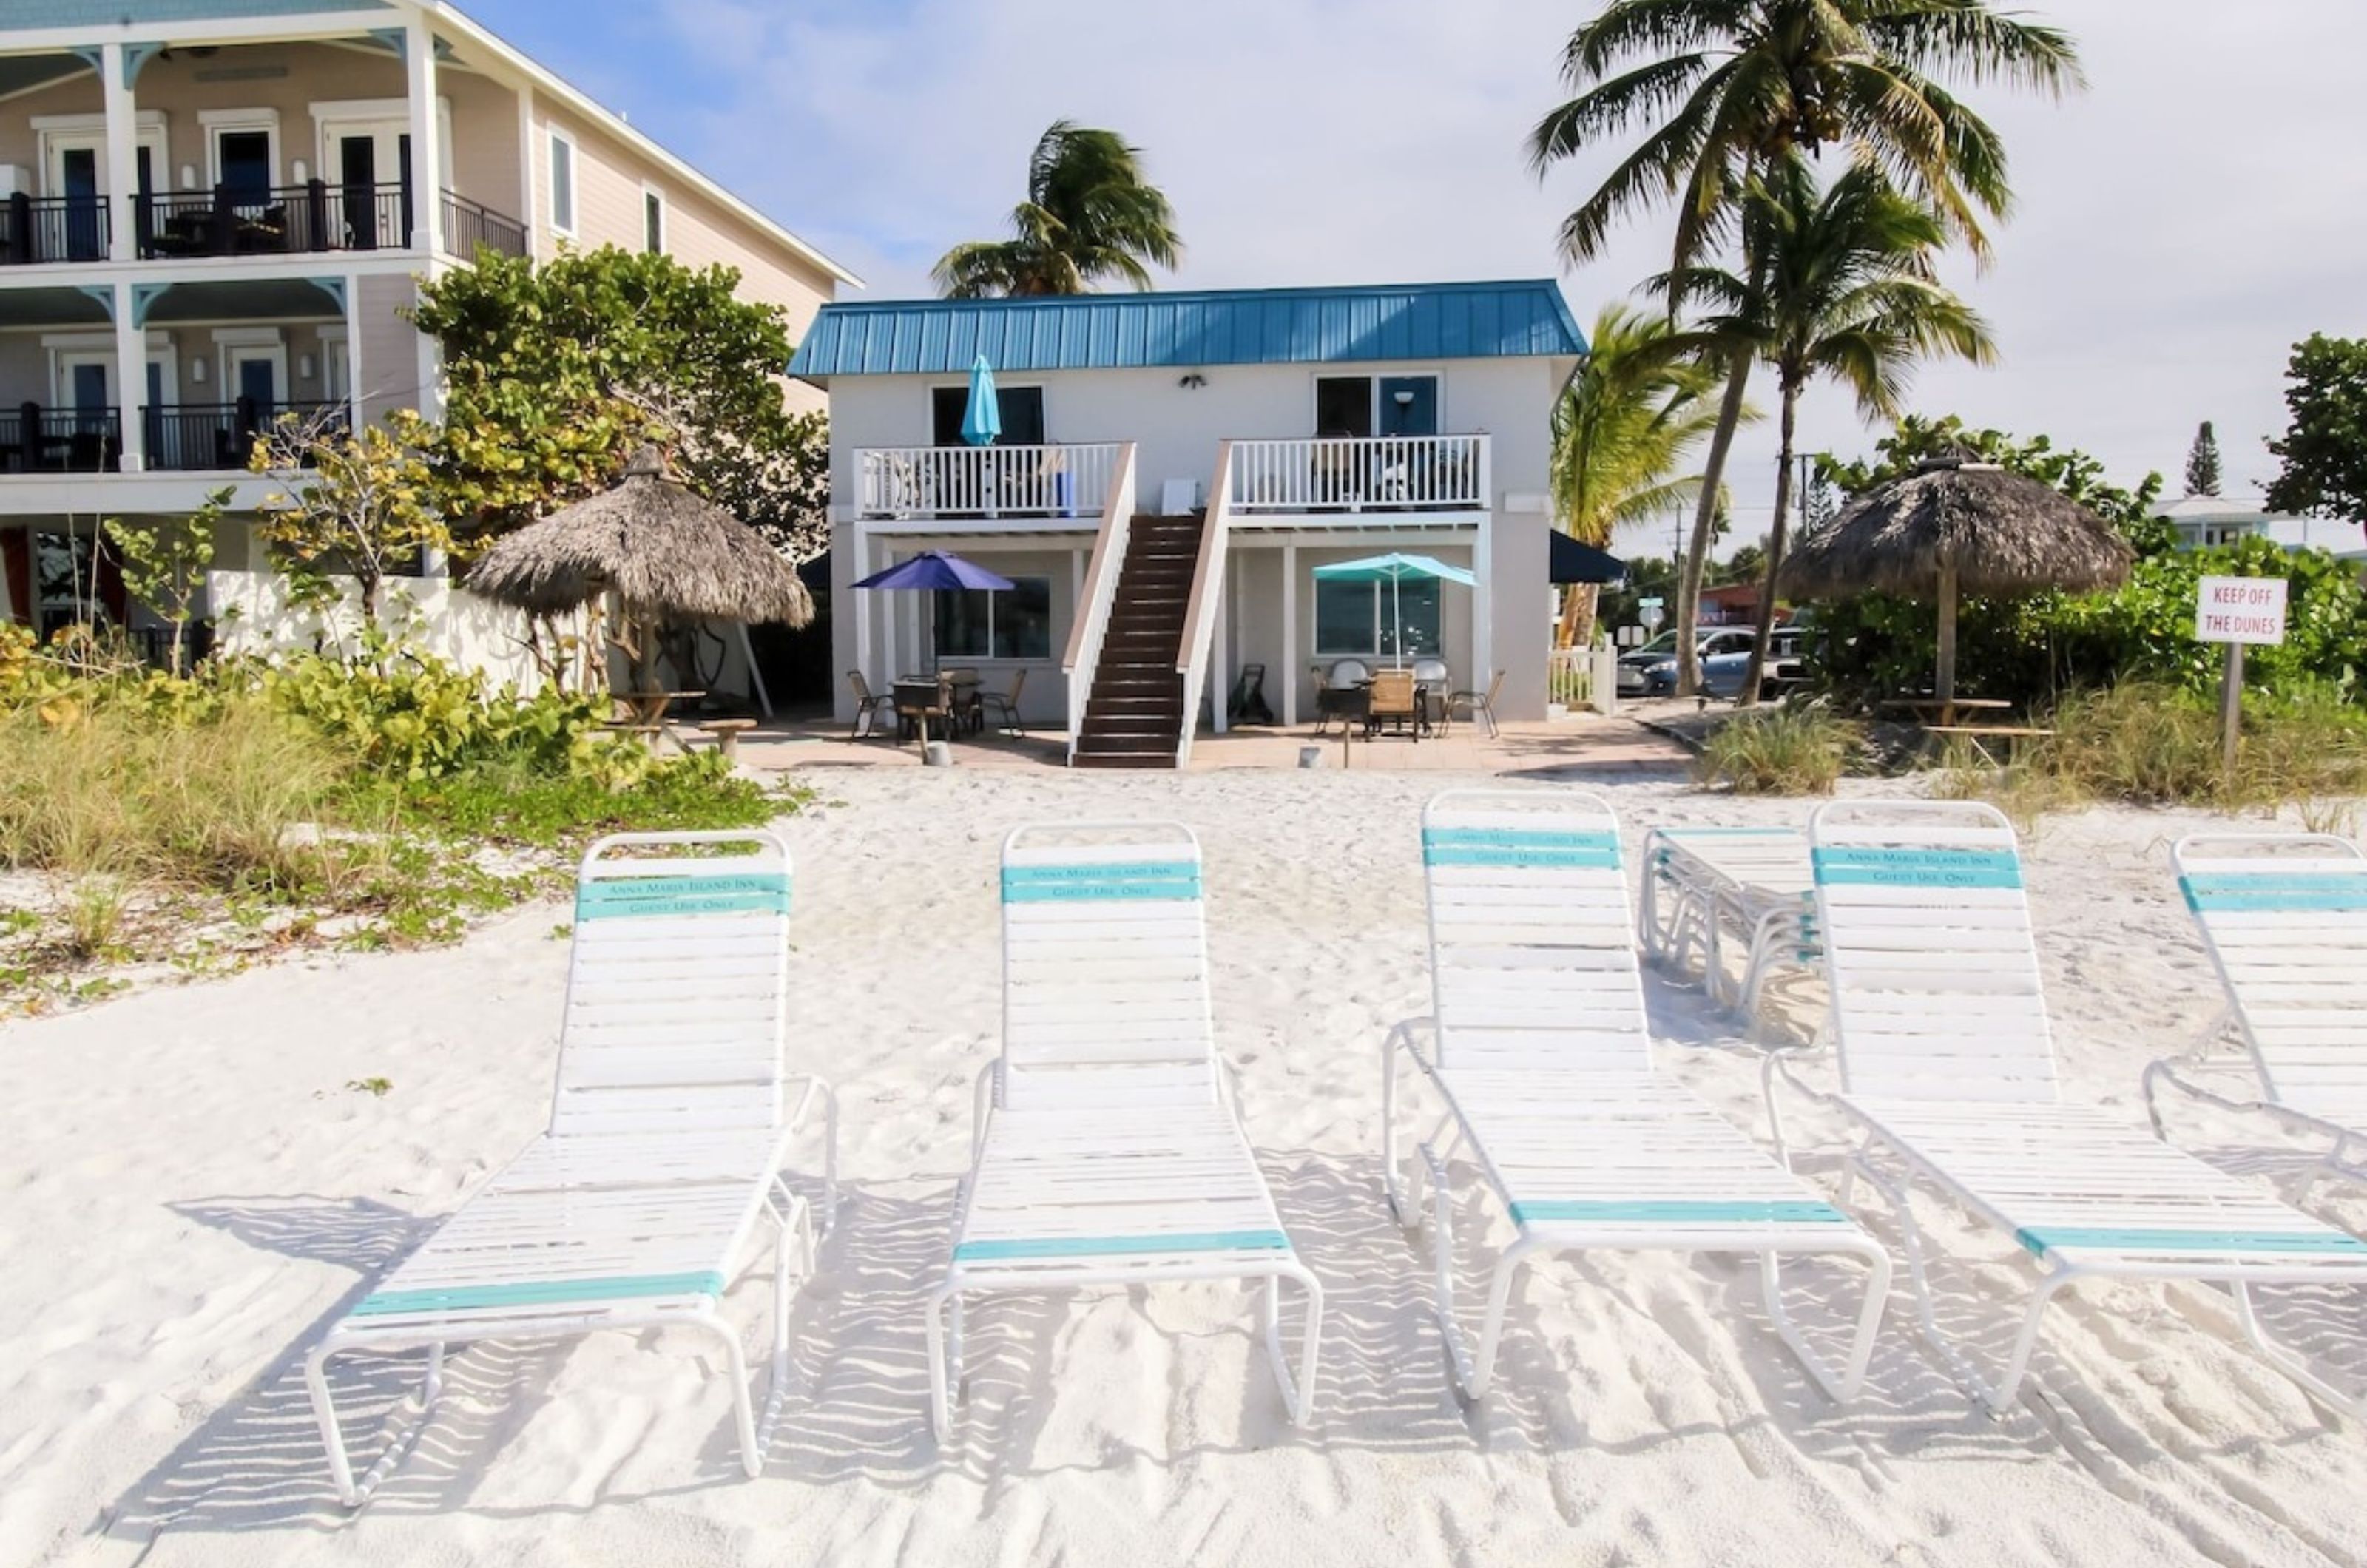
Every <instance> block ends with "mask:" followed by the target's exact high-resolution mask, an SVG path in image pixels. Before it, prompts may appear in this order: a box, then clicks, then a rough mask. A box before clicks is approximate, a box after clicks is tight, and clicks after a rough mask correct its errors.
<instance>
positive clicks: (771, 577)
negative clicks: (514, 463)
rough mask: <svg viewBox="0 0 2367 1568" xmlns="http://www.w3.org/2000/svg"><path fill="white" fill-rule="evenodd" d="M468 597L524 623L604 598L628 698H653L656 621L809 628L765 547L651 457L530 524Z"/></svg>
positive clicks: (472, 584)
mask: <svg viewBox="0 0 2367 1568" xmlns="http://www.w3.org/2000/svg"><path fill="white" fill-rule="evenodd" d="M468 588H469V592H471V593H476V594H479V595H481V596H482V597H484V598H487V599H491V600H493V601H494V602H495V603H497V604H508V605H511V606H513V607H515V608H516V609H520V610H524V611H526V612H527V614H528V615H561V614H564V613H566V612H567V611H570V610H575V609H580V608H582V607H583V605H586V604H593V603H595V601H598V600H600V599H601V598H603V597H604V596H606V595H608V594H614V595H615V596H616V598H617V608H618V619H619V621H620V622H621V623H622V629H623V632H624V633H625V635H620V636H617V637H616V638H615V640H616V643H617V646H618V647H619V648H621V649H624V650H625V652H626V654H627V655H628V656H629V658H630V659H631V660H632V666H633V685H634V694H636V695H643V694H655V692H656V690H657V670H656V662H657V660H656V633H657V628H658V626H660V625H661V624H663V623H664V622H666V621H675V620H715V621H739V622H742V623H743V624H744V623H750V622H755V623H762V622H766V621H782V622H786V623H787V625H789V626H804V625H806V624H807V623H808V622H810V621H811V620H812V619H813V599H812V596H811V595H810V594H809V593H807V592H806V587H805V584H804V583H802V582H800V581H798V574H797V571H796V570H795V569H794V568H792V567H791V566H790V565H789V563H788V562H787V561H785V560H783V559H782V558H780V555H779V554H778V553H777V552H776V551H775V550H774V548H773V547H772V546H770V545H768V544H766V543H765V542H764V536H763V535H761V534H759V533H757V532H756V530H754V529H753V528H751V527H750V526H748V525H746V524H745V523H742V522H741V521H740V520H739V519H738V518H736V517H734V516H732V515H731V514H730V513H728V512H726V511H724V510H723V509H722V508H721V507H719V506H717V505H715V504H714V503H713V502H709V501H708V500H707V499H706V498H705V497H703V496H700V495H697V494H696V493H694V492H693V491H690V490H688V489H686V488H685V487H684V485H683V484H682V483H681V482H680V481H679V480H677V479H674V476H673V475H671V474H669V473H667V472H666V467H665V460H664V459H663V457H660V456H659V455H658V450H657V448H656V447H654V446H644V447H642V448H641V449H640V451H638V452H636V453H634V454H633V458H632V461H631V462H629V463H627V464H626V465H625V473H624V477H623V478H621V479H618V480H617V483H616V484H615V485H614V486H613V487H611V488H610V489H608V490H606V491H602V492H601V493H600V494H598V495H595V496H592V497H590V498H588V499H586V500H583V501H579V502H576V503H575V504H574V505H572V506H569V507H563V508H561V510H559V511H557V512H554V513H551V514H550V515H549V516H548V517H545V518H542V519H540V520H539V521H538V522H534V523H529V524H527V525H526V526H525V527H523V528H521V529H519V530H518V531H517V532H516V533H515V534H512V535H509V536H506V537H505V538H504V539H502V540H501V541H500V542H499V543H497V544H495V545H494V546H493V548H492V549H490V550H488V551H486V552H485V554H484V556H483V558H481V559H480V560H479V561H478V562H477V564H476V566H475V567H474V568H473V569H472V570H470V573H469V581H468Z"/></svg>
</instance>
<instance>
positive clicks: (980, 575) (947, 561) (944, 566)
mask: <svg viewBox="0 0 2367 1568" xmlns="http://www.w3.org/2000/svg"><path fill="white" fill-rule="evenodd" d="M980 363H981V364H983V363H984V361H983V360H982V359H981V360H980ZM989 385H990V386H991V385H992V383H991V381H990V382H989ZM855 586H856V587H857V588H891V589H892V588H912V589H920V590H922V591H923V592H928V593H930V594H934V593H936V592H938V591H939V590H940V589H963V588H980V589H984V590H985V591H987V592H990V593H1000V592H1004V591H1006V590H1008V589H1009V588H1010V586H1011V580H1010V579H1009V578H1007V577H998V576H996V575H995V574H994V573H993V572H991V571H989V570H986V568H984V567H982V566H980V565H979V564H978V563H977V562H976V561H967V560H964V559H962V558H961V557H959V556H957V555H954V554H952V553H951V552H950V551H946V550H923V551H922V552H921V553H920V554H918V555H916V556H912V557H911V558H907V559H904V560H900V561H898V562H897V563H896V564H895V565H894V566H891V567H889V569H888V570H885V571H875V572H873V573H872V574H871V575H870V576H868V577H866V578H865V579H864V580H863V581H860V582H858V583H856V584H855ZM931 603H932V604H933V605H934V599H933V600H932V601H931ZM936 668H937V618H936V616H934V615H931V616H930V617H929V669H930V671H932V672H934V671H935V670H936Z"/></svg>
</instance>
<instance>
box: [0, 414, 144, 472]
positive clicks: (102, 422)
mask: <svg viewBox="0 0 2367 1568" xmlns="http://www.w3.org/2000/svg"><path fill="white" fill-rule="evenodd" d="M122 462H123V417H122V413H121V411H119V410H117V409H113V408H85V409H45V408H42V407H41V406H40V405H39V404H38V403H24V404H21V405H19V406H17V407H15V408H5V409H0V474H111V473H113V472H115V471H116V469H117V468H120V467H121V466H122Z"/></svg>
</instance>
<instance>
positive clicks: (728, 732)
mask: <svg viewBox="0 0 2367 1568" xmlns="http://www.w3.org/2000/svg"><path fill="white" fill-rule="evenodd" d="M753 728H756V721H755V720H754V719H753V718H710V719H708V721H707V722H706V723H704V724H702V725H700V726H699V727H698V731H699V733H700V734H702V735H706V736H709V737H711V738H713V739H714V741H715V749H716V750H718V751H719V752H721V753H722V754H723V760H724V761H727V762H737V761H739V760H740V737H741V736H742V734H744V733H745V732H747V731H748V730H751V729H753Z"/></svg>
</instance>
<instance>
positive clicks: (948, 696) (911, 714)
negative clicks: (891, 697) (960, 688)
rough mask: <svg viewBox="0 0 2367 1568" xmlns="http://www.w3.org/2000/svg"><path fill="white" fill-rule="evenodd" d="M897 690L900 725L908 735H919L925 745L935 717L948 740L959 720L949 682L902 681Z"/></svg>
mask: <svg viewBox="0 0 2367 1568" xmlns="http://www.w3.org/2000/svg"><path fill="white" fill-rule="evenodd" d="M895 693H896V719H897V724H898V728H900V729H901V730H902V731H903V732H904V733H905V734H912V735H917V736H918V737H919V738H920V739H921V742H922V744H923V745H926V744H927V743H928V739H929V721H930V720H931V719H934V720H936V721H937V722H938V723H940V724H942V725H943V726H944V727H945V731H946V736H947V738H948V739H950V738H951V737H952V736H953V734H954V733H955V730H956V728H957V726H958V724H959V722H960V721H959V718H958V716H957V713H956V711H955V708H954V694H953V687H952V686H951V685H950V684H949V683H948V682H945V681H943V680H936V681H899V682H896V686H895ZM899 739H901V737H899Z"/></svg>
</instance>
